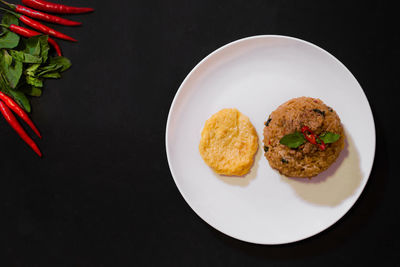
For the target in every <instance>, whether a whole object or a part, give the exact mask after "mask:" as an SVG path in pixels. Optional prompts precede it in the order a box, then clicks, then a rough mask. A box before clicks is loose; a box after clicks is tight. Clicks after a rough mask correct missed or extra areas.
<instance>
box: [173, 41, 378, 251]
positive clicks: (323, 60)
mask: <svg viewBox="0 0 400 267" xmlns="http://www.w3.org/2000/svg"><path fill="white" fill-rule="evenodd" d="M299 96H310V97H316V98H320V99H321V100H322V101H324V102H325V103H326V104H327V105H328V106H331V107H332V108H333V109H335V110H336V111H337V113H338V114H339V116H340V118H341V120H342V123H343V125H344V128H345V131H346V136H347V143H346V146H345V149H344V150H343V151H342V152H341V155H340V157H339V159H338V160H337V161H336V162H335V163H334V164H333V165H332V166H331V167H330V168H329V169H328V170H327V171H325V172H323V173H322V174H320V175H319V176H317V177H315V178H313V179H312V180H308V179H293V178H286V177H284V176H281V175H280V174H279V173H278V172H277V171H275V170H273V169H271V167H270V166H269V164H268V162H267V160H266V159H265V158H264V156H263V146H262V142H261V141H262V139H263V136H262V133H263V128H264V125H263V123H264V121H265V120H266V118H267V117H268V115H269V114H270V113H271V112H272V111H273V110H275V109H276V108H277V107H278V106H279V105H280V104H282V103H283V102H285V101H287V100H289V99H291V98H294V97H299ZM229 107H235V108H237V109H239V110H240V111H241V112H242V113H244V114H245V115H247V116H248V117H249V118H250V120H251V122H252V123H253V125H254V126H255V128H256V130H257V133H258V136H259V138H260V147H259V149H258V152H257V154H256V157H255V163H254V165H253V167H252V169H251V172H250V173H249V174H248V175H246V176H245V177H242V178H240V177H234V178H233V177H226V176H220V175H216V174H214V173H213V171H212V170H211V169H210V168H209V167H208V166H207V165H206V164H205V163H204V161H203V159H202V158H201V156H200V154H199V150H198V145H199V141H200V133H201V130H202V127H203V125H204V122H205V121H206V120H207V119H208V118H209V117H210V116H211V115H212V114H214V113H215V112H217V111H219V110H220V109H222V108H229ZM166 150H167V157H168V163H169V167H170V169H171V173H172V176H173V178H174V180H175V183H176V185H177V187H178V189H179V191H180V192H181V194H182V196H183V197H184V199H185V200H186V201H187V203H188V204H189V205H190V207H191V208H192V209H193V210H194V211H195V212H196V213H197V214H198V215H199V216H200V217H201V218H202V219H203V220H204V221H206V222H207V223H208V224H210V225H211V226H213V227H214V228H215V229H217V230H219V231H221V232H223V233H225V234H227V235H229V236H231V237H234V238H237V239H240V240H243V241H247V242H252V243H258V244H283V243H289V242H294V241H298V240H301V239H304V238H307V237H310V236H312V235H315V234H317V233H319V232H321V231H323V230H324V229H326V228H328V227H329V226H331V225H332V224H334V223H335V222H336V221H337V220H339V219H340V218H341V217H342V216H343V215H344V214H345V213H346V212H347V211H348V210H349V209H350V208H351V207H352V206H353V204H354V203H355V202H356V200H357V198H358V197H359V196H360V194H361V192H362V190H363V189H364V186H365V184H366V183H367V180H368V177H369V174H370V171H371V168H372V164H373V160H374V155H375V126H374V121H373V117H372V112H371V108H370V106H369V104H368V100H367V98H366V97H365V94H364V92H363V90H362V89H361V87H360V85H359V84H358V82H357V80H356V79H355V78H354V76H353V75H352V74H351V73H350V71H349V70H348V69H347V68H346V67H345V66H344V65H343V64H342V63H341V62H340V61H338V60H337V59H336V58H335V57H333V56H332V55H331V54H329V53H328V52H326V51H325V50H323V49H321V48H319V47H317V46H315V45H313V44H311V43H308V42H306V41H303V40H299V39H296V38H291V37H285V36H270V35H265V36H254V37H249V38H245V39H241V40H238V41H235V42H232V43H230V44H227V45H225V46H223V47H222V48H220V49H218V50H216V51H214V52H213V53H211V54H210V55H209V56H207V57H206V58H205V59H203V60H202V61H201V62H200V63H199V64H198V65H197V66H196V67H195V68H194V69H193V70H192V71H191V72H190V73H189V75H188V76H187V77H186V79H185V80H184V81H183V83H182V85H181V86H180V88H179V90H178V92H177V94H176V96H175V98H174V101H173V102H172V105H171V109H170V112H169V116H168V122H167V127H166Z"/></svg>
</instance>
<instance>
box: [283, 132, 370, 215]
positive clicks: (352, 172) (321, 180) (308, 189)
mask: <svg viewBox="0 0 400 267" xmlns="http://www.w3.org/2000/svg"><path fill="white" fill-rule="evenodd" d="M339 167H340V168H339ZM362 177H363V175H362V173H361V169H360V157H359V154H358V151H357V149H356V147H355V145H354V142H353V139H352V138H351V136H350V135H349V134H348V133H346V139H345V147H344V149H343V151H342V152H341V153H340V155H339V158H338V159H337V160H336V161H335V162H334V163H333V164H332V166H330V167H329V168H328V169H327V170H326V171H324V172H322V173H321V174H319V175H317V176H316V177H314V178H312V179H304V178H288V177H286V176H283V175H281V179H282V180H283V181H284V182H286V183H288V184H289V185H290V186H291V187H292V188H293V189H294V190H295V192H296V193H297V195H298V196H299V197H300V198H301V199H303V200H305V201H307V202H310V203H313V204H317V205H324V206H332V207H333V206H337V205H339V204H340V203H342V201H344V200H345V199H347V198H348V197H350V196H351V195H353V194H354V192H355V191H356V189H357V188H358V186H359V185H360V183H361V180H362Z"/></svg>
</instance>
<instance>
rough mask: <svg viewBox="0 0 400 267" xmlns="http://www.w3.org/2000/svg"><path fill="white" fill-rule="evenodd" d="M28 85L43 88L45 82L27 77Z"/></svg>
mask: <svg viewBox="0 0 400 267" xmlns="http://www.w3.org/2000/svg"><path fill="white" fill-rule="evenodd" d="M26 83H27V84H30V85H33V86H35V87H43V80H42V79H40V78H37V77H33V76H26Z"/></svg>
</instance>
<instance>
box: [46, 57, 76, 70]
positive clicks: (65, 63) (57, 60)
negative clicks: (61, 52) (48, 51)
mask: <svg viewBox="0 0 400 267" xmlns="http://www.w3.org/2000/svg"><path fill="white" fill-rule="evenodd" d="M51 64H56V65H59V66H62V68H61V70H60V72H64V71H66V70H67V69H69V68H70V67H71V61H70V60H69V59H68V58H66V57H51V58H50V59H49V65H51Z"/></svg>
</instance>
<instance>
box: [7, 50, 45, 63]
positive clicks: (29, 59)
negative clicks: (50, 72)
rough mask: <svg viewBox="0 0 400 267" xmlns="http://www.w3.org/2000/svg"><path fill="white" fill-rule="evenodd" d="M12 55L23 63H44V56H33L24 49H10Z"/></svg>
mask: <svg viewBox="0 0 400 267" xmlns="http://www.w3.org/2000/svg"><path fill="white" fill-rule="evenodd" d="M10 55H11V56H12V57H13V58H14V59H15V60H17V61H19V62H22V63H42V58H41V57H39V56H33V55H31V54H28V53H25V52H23V51H16V50H10Z"/></svg>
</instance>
